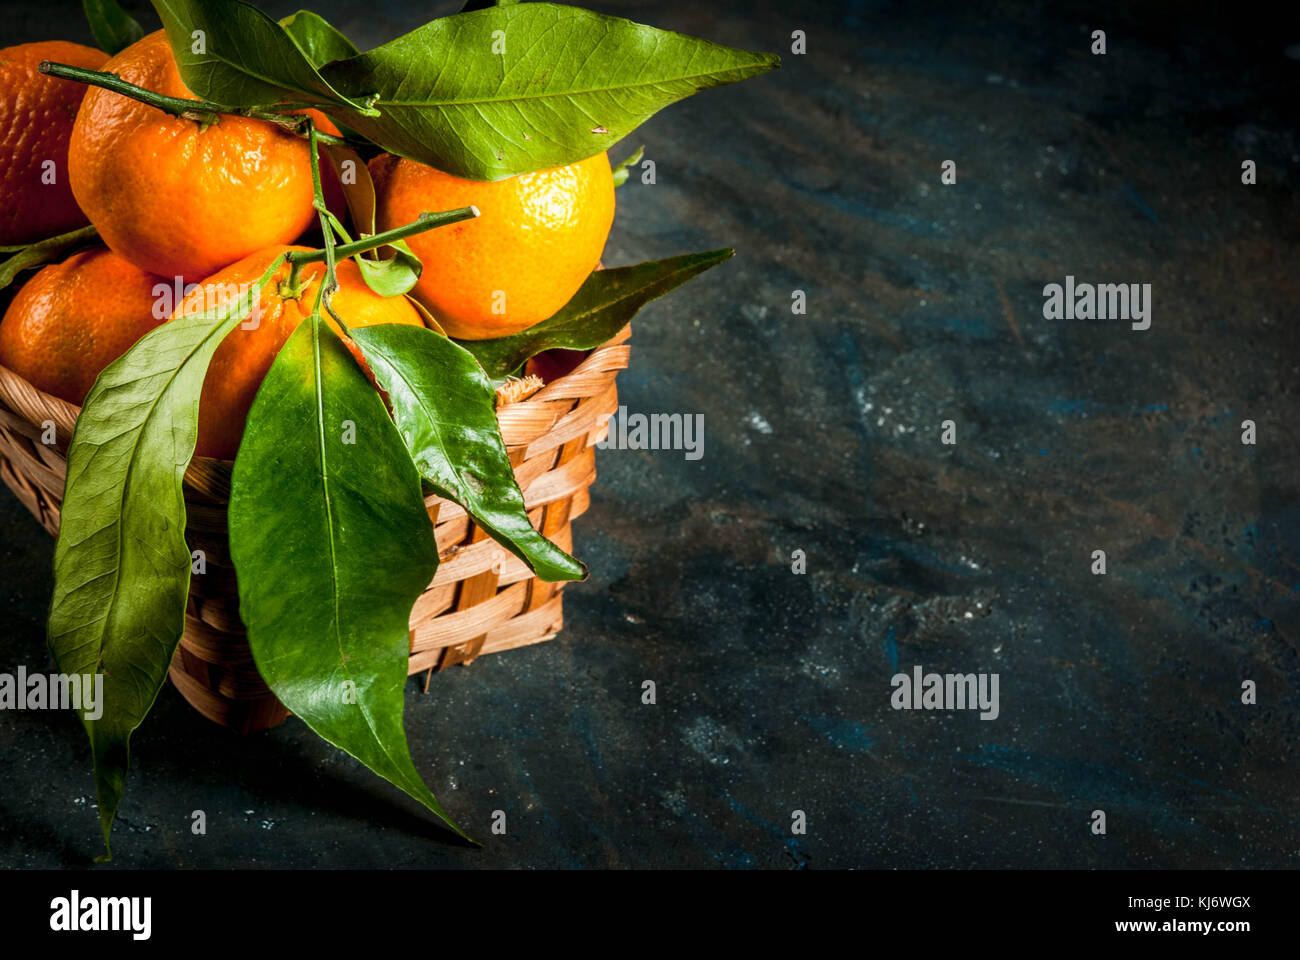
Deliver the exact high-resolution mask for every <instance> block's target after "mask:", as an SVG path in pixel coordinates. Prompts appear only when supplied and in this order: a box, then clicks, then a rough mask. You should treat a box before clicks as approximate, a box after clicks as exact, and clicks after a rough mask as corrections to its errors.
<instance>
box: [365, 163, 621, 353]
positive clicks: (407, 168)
mask: <svg viewBox="0 0 1300 960" xmlns="http://www.w3.org/2000/svg"><path fill="white" fill-rule="evenodd" d="M370 174H371V177H372V178H373V179H374V181H375V191H376V199H377V206H376V214H375V220H376V224H375V225H376V227H377V229H379V230H389V229H391V228H393V227H399V226H401V225H402V224H404V223H410V222H411V221H412V220H414V219H416V217H418V216H419V215H420V214H421V213H423V212H426V211H429V212H434V211H440V210H453V209H456V208H458V207H468V206H476V207H478V209H479V214H480V215H479V217H477V218H476V219H473V220H465V221H462V222H461V223H456V224H453V225H451V226H449V227H439V228H437V229H436V230H430V231H428V232H426V233H421V234H417V235H415V236H413V237H410V238H408V239H407V241H406V242H407V243H409V244H410V246H411V249H412V250H413V251H414V252H415V254H416V256H418V257H419V258H420V259H421V261H423V263H424V271H423V273H421V275H420V280H419V283H417V284H416V286H415V289H414V291H412V294H413V296H414V297H415V298H416V299H417V300H419V301H420V303H422V304H423V305H424V306H425V307H426V308H428V310H429V312H430V313H431V314H433V317H434V319H435V320H437V321H438V322H439V323H440V324H441V325H442V326H443V328H444V329H445V330H446V331H447V333H448V334H450V335H451V336H453V337H456V338H458V339H462V340H488V339H492V338H494V337H502V336H508V335H509V334H512V333H518V332H519V331H520V330H526V329H527V328H528V327H531V326H533V325H534V324H537V323H540V322H541V321H543V320H545V319H547V318H548V317H550V316H552V315H553V314H555V312H556V311H558V310H559V309H560V308H561V307H563V306H564V305H565V304H566V303H568V302H569V299H570V298H571V297H572V296H573V295H574V294H575V293H576V292H577V290H578V288H579V287H580V286H582V282H583V281H584V280H586V279H587V276H588V275H589V274H590V273H591V271H592V270H594V269H595V267H596V264H597V263H599V262H600V255H601V252H602V251H603V250H604V248H605V240H606V238H607V237H608V236H609V228H610V225H611V224H612V223H613V220H614V181H613V178H612V176H611V174H610V167H609V158H608V157H607V156H606V155H605V154H604V153H598V154H596V155H595V156H592V157H588V158H587V159H586V160H581V161H579V162H578V163H573V164H569V165H568V166H564V167H554V168H552V169H549V170H539V171H537V172H535V173H525V174H520V175H519V176H517V177H507V178H506V179H504V180H494V181H491V182H485V181H478V180H463V179H461V178H460V177H453V176H451V175H450V174H446V173H443V172H442V171H440V170H435V169H434V168H433V167H429V166H426V165H424V164H422V163H416V162H415V161H413V160H405V159H399V158H397V157H393V156H390V155H387V154H381V155H380V156H378V157H375V158H374V159H373V160H371V161H370ZM503 295H504V296H503ZM503 301H504V303H503ZM503 307H504V312H500V311H501V310H502V308H503ZM494 308H495V310H494Z"/></svg>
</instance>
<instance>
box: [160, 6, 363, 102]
mask: <svg viewBox="0 0 1300 960" xmlns="http://www.w3.org/2000/svg"><path fill="white" fill-rule="evenodd" d="M153 5H154V9H155V10H157V11H158V16H159V17H161V18H162V22H163V26H164V27H165V28H166V30H167V39H168V41H170V43H171V48H172V54H173V56H175V57H176V66H177V67H178V68H179V70H180V73H181V79H182V80H184V81H185V86H186V87H188V88H189V90H190V92H191V93H193V94H194V95H195V96H197V97H202V98H203V99H205V100H210V101H212V102H213V103H218V104H221V105H222V106H225V107H260V106H270V105H273V104H277V103H281V102H284V101H305V102H307V103H312V104H317V105H321V106H324V105H327V104H328V105H333V106H335V107H342V108H344V109H346V110H348V111H356V113H355V114H354V115H355V116H358V117H359V116H361V115H362V114H364V113H366V112H370V113H374V112H376V111H374V110H372V109H370V108H368V107H365V106H363V105H361V104H356V103H352V102H351V101H349V100H347V99H345V98H344V97H342V96H340V95H339V94H338V93H337V92H336V91H335V90H334V88H333V87H331V86H330V85H329V84H328V83H327V82H325V80H323V79H322V78H321V75H320V74H319V73H317V72H316V67H315V66H314V65H313V64H312V62H311V61H310V60H309V59H308V56H307V54H305V53H304V52H303V50H302V47H301V44H302V42H303V41H302V38H301V37H302V35H303V34H305V33H306V32H307V30H303V31H300V35H299V36H298V37H294V36H291V35H290V34H289V32H288V31H287V30H285V28H284V27H282V26H280V24H278V23H276V22H275V21H274V20H272V19H271V18H270V17H268V16H267V15H266V14H265V13H263V12H262V11H261V10H258V9H257V8H256V7H254V6H250V5H249V4H247V3H243V2H241V0H153ZM322 22H323V21H322ZM307 29H308V30H314V28H307ZM314 36H315V41H313V42H316V41H321V35H320V34H319V33H314ZM321 42H323V41H321Z"/></svg>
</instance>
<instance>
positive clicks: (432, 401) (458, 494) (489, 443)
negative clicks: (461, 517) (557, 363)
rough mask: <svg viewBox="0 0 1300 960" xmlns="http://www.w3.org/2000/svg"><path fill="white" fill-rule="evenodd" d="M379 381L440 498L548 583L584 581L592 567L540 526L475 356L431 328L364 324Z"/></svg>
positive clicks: (357, 332)
mask: <svg viewBox="0 0 1300 960" xmlns="http://www.w3.org/2000/svg"><path fill="white" fill-rule="evenodd" d="M352 337H353V339H354V340H356V342H357V343H358V344H359V345H360V347H361V352H362V354H364V355H365V358H366V362H367V363H368V364H370V369H371V370H372V371H374V374H375V379H376V380H377V381H378V382H379V385H380V386H381V387H383V388H384V390H385V391H386V392H387V393H388V399H389V403H391V404H392V407H393V417H394V419H396V421H397V426H398V429H400V430H401V433H402V439H403V440H404V441H405V442H406V446H407V449H408V450H409V451H410V454H411V459H412V460H414V461H415V465H416V467H417V468H418V469H419V471H420V475H421V476H422V477H424V479H425V480H427V481H428V482H429V485H430V486H432V487H433V489H434V491H435V492H436V493H437V494H438V496H440V497H446V498H447V499H448V500H454V501H455V502H456V503H459V504H460V505H461V506H462V507H464V508H465V510H466V512H467V513H469V515H470V516H472V517H473V518H474V522H475V523H477V524H478V525H479V526H481V527H482V528H483V529H484V530H486V531H487V532H488V533H489V534H490V535H491V536H492V538H493V539H494V540H496V541H497V542H498V543H499V544H501V545H502V546H503V547H505V548H506V549H507V550H509V551H510V552H511V553H513V554H514V555H515V556H517V557H518V558H519V559H520V560H522V561H523V562H524V563H526V564H527V565H528V568H529V569H530V570H532V571H533V572H534V573H535V574H537V575H538V576H539V577H541V578H542V579H543V580H547V581H555V580H583V579H585V578H586V576H587V568H586V567H584V566H583V565H582V564H581V563H580V562H579V561H577V560H575V559H574V558H573V557H571V556H569V555H568V554H567V553H565V552H564V551H563V550H561V549H560V548H559V547H557V546H556V545H555V544H553V543H551V541H550V540H547V539H546V538H545V537H543V536H542V535H541V534H540V533H538V532H537V530H536V529H534V527H533V525H532V523H531V522H529V520H528V513H527V511H526V510H525V509H524V496H523V494H522V493H521V492H520V490H519V485H518V484H517V483H516V482H515V473H514V469H513V468H512V467H511V466H510V457H509V456H508V455H507V454H506V446H505V443H504V441H502V439H501V429H500V427H499V426H498V425H497V418H496V410H495V407H494V399H495V396H496V392H495V391H494V390H493V389H492V384H491V383H489V382H488V378H487V377H486V376H484V375H483V371H482V370H481V369H480V368H479V365H478V364H477V363H475V362H474V358H473V357H472V356H470V355H469V354H468V353H466V352H465V351H464V350H463V349H461V348H460V347H458V346H457V345H456V344H455V343H453V342H452V341H451V340H448V339H447V338H446V337H442V336H439V335H438V334H436V333H434V332H433V331H431V330H421V329H420V328H419V327H409V326H404V325H400V324H386V325H380V326H373V327H357V328H356V329H354V330H353V331H352Z"/></svg>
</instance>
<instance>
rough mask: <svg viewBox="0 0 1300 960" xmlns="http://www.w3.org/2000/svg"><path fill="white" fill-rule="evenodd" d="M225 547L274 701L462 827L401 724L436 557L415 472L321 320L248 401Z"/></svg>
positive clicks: (302, 333) (299, 337)
mask: <svg viewBox="0 0 1300 960" xmlns="http://www.w3.org/2000/svg"><path fill="white" fill-rule="evenodd" d="M433 335H435V334H431V336H433ZM349 440H351V441H353V442H349ZM230 554H231V559H232V560H233V561H234V564H235V570H236V572H237V575H238V579H239V612H240V616H241V617H242V618H243V621H244V624H245V625H246V626H247V628H248V642H249V646H250V648H251V649H252V652H253V659H254V661H255V662H256V664H257V669H258V671H259V672H260V673H261V675H262V678H263V679H264V680H265V681H266V683H267V685H268V686H269V687H270V688H271V689H272V690H273V691H275V695H276V696H277V697H279V698H280V700H281V702H283V703H284V705H285V706H286V707H288V708H289V709H290V710H292V711H293V712H294V713H295V714H297V716H298V717H300V718H301V719H302V720H303V722H304V723H306V724H307V726H309V727H311V728H312V729H313V730H314V731H316V733H318V734H319V735H320V736H321V737H323V738H324V739H325V740H328V741H329V742H330V743H332V744H334V745H335V746H337V747H340V748H341V749H343V750H346V751H347V752H348V753H350V754H351V755H352V756H354V757H356V758H357V759H358V760H360V761H361V762H362V763H364V764H365V765H366V766H368V767H369V768H370V769H371V770H373V771H375V773H377V774H379V775H380V776H381V777H384V778H385V779H387V780H389V781H391V782H392V783H394V784H396V785H397V786H398V787H400V788H401V789H403V790H405V791H406V792H407V793H408V794H410V795H411V796H412V797H414V798H415V799H416V800H418V801H420V802H421V803H422V804H424V805H425V806H426V807H428V808H429V809H430V810H432V811H433V812H434V813H435V814H437V815H438V816H439V817H441V818H442V819H443V820H444V821H446V823H447V824H448V825H449V826H451V828H452V829H453V830H455V831H456V832H457V833H460V835H461V836H464V834H463V833H461V831H460V829H459V828H458V827H457V826H456V825H455V823H453V822H452V820H451V818H450V817H449V816H448V814H447V813H446V811H444V810H443V808H442V805H441V804H440V803H438V800H437V798H436V797H434V795H433V794H432V793H431V792H430V791H429V788H428V787H427V786H426V785H425V783H424V781H423V780H421V779H420V775H419V773H418V772H416V769H415V764H414V763H413V762H412V761H411V756H410V753H409V751H408V747H407V743H406V732H405V730H404V729H403V727H402V707H403V698H402V693H403V688H404V686H405V682H406V676H407V665H408V662H409V657H410V638H409V633H408V622H409V618H410V615H411V607H412V606H413V605H414V603H415V600H416V598H418V597H419V596H420V593H421V592H422V591H423V590H424V589H425V588H426V587H427V586H428V585H429V582H430V581H431V580H432V579H433V574H434V572H435V571H436V570H437V566H438V549H437V545H436V543H435V542H434V538H433V525H432V523H431V522H430V521H429V515H428V513H427V512H426V510H425V506H424V497H423V495H422V492H421V489H420V477H419V474H417V473H416V471H415V467H414V466H413V465H412V464H411V459H410V457H409V456H408V454H407V452H406V449H405V447H403V446H402V438H401V437H400V436H399V435H398V433H397V429H396V428H395V427H394V426H393V422H392V420H390V419H389V417H388V412H387V411H386V410H385V409H384V404H383V401H382V400H381V399H380V398H379V394H378V393H376V392H375V389H374V387H372V386H371V384H370V381H369V380H367V379H366V376H365V374H363V373H362V372H361V369H360V368H359V367H358V366H357V364H356V362H355V361H354V360H353V359H352V356H351V355H350V354H349V353H348V351H347V348H345V347H344V346H343V343H342V341H341V340H340V339H339V338H338V337H337V336H336V335H335V334H334V333H333V331H331V330H330V328H329V327H328V326H326V325H325V324H324V323H323V322H322V321H320V320H319V319H315V318H309V319H307V320H304V321H303V323H302V324H301V325H300V326H299V327H298V329H297V330H296V331H295V332H294V334H293V335H292V336H291V337H290V338H289V341H288V343H286V344H285V346H284V348H283V349H282V350H281V351H280V354H279V356H277V357H276V360H275V363H274V364H273V365H272V367H271V370H270V372H269V373H268V374H267V375H266V379H265V380H263V381H262V386H261V388H260V389H259V390H258V393H257V397H256V399H255V400H254V401H253V407H252V410H251V411H250V412H249V416H248V422H247V426H246V428H245V431H244V439H243V442H242V443H241V445H240V448H239V456H238V457H237V458H236V460H235V467H234V472H233V475H232V478H231V494H230Z"/></svg>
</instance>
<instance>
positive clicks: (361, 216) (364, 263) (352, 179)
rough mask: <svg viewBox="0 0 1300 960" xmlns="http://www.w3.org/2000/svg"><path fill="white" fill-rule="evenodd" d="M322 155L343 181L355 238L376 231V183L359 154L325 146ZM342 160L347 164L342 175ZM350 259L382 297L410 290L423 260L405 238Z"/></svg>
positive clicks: (397, 294) (417, 277)
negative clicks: (382, 254)
mask: <svg viewBox="0 0 1300 960" xmlns="http://www.w3.org/2000/svg"><path fill="white" fill-rule="evenodd" d="M325 155H326V156H327V157H329V160H330V163H332V164H333V165H334V172H335V173H336V174H338V178H339V183H341V184H342V185H343V198H344V199H345V200H347V203H348V212H349V213H350V214H351V215H352V223H353V226H354V227H355V228H356V230H357V234H358V239H362V238H364V237H370V236H374V234H375V183H374V181H373V180H371V179H370V171H369V170H368V169H367V167H366V164H365V161H364V160H362V159H361V156H360V155H359V154H358V153H357V152H356V151H355V150H352V149H351V148H349V147H340V146H327V147H326V148H325ZM344 164H348V165H349V166H348V167H347V169H346V172H347V173H348V174H349V176H344V173H345V169H344ZM382 250H391V251H392V256H390V257H388V258H387V259H384V260H379V259H372V258H375V257H378V255H379V253H380V252H381V251H382ZM353 259H355V260H356V261H357V266H359V267H360V268H361V278H362V279H363V280H365V282H366V286H368V287H369V288H370V289H371V290H373V291H375V293H377V294H379V295H380V296H381V297H395V296H399V295H401V294H404V293H406V292H408V291H409V290H411V289H412V288H413V287H414V286H415V284H416V282H417V281H418V280H419V279H420V271H421V270H423V268H424V267H423V264H421V263H420V258H419V257H417V256H416V255H415V251H413V250H412V249H411V248H410V246H408V245H407V243H406V241H404V240H403V241H400V242H398V243H394V244H391V245H389V246H387V247H381V248H380V249H379V250H372V251H370V252H369V253H368V254H367V253H358V254H357V255H356V256H355V257H354V258H353Z"/></svg>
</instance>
